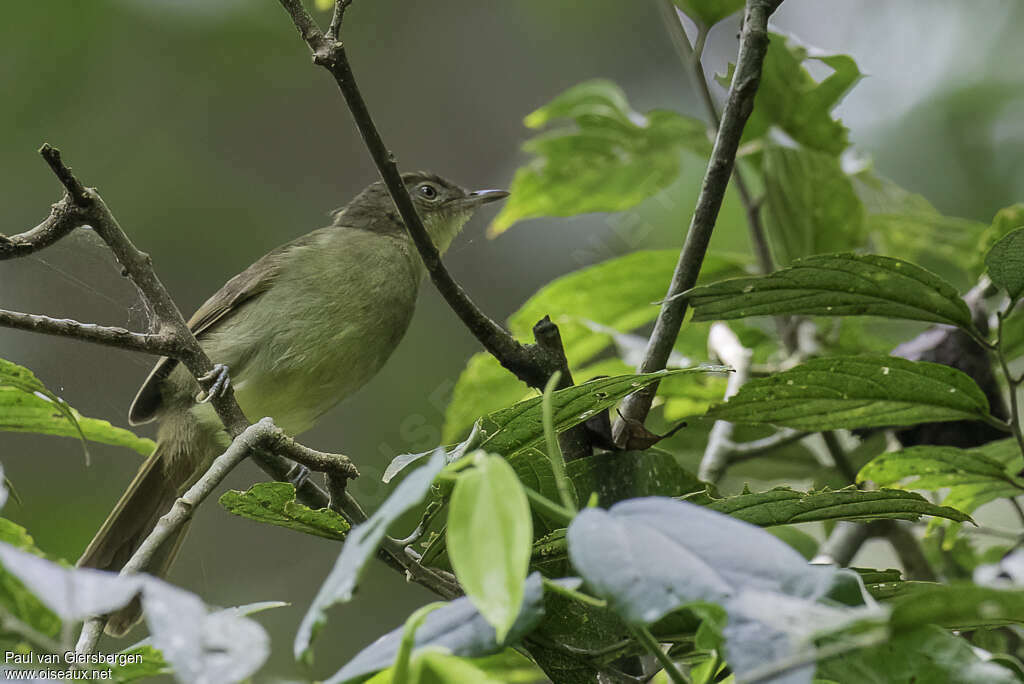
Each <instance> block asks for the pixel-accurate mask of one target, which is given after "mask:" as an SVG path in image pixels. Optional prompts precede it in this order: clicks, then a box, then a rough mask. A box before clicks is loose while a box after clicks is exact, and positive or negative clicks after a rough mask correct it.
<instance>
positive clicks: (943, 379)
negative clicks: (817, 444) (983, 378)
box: [706, 356, 994, 431]
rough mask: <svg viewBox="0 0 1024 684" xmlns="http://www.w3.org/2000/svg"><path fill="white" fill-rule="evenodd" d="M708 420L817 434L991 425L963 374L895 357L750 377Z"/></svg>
mask: <svg viewBox="0 0 1024 684" xmlns="http://www.w3.org/2000/svg"><path fill="white" fill-rule="evenodd" d="M706 417H708V418H714V419H716V420H728V421H730V422H733V423H746V424H762V423H771V424H774V425H781V426H785V427H791V428H795V429H798V430H813V431H818V430H838V429H852V428H861V427H881V426H890V425H913V424H915V423H930V422H938V421H946V420H988V421H992V420H994V419H993V418H992V417H991V416H990V415H989V413H988V400H987V399H986V398H985V394H984V393H983V392H982V391H981V389H979V388H978V386H977V385H976V384H975V383H974V381H973V380H971V379H970V378H969V377H968V376H967V375H965V374H964V373H961V372H960V371H958V370H956V369H955V368H951V367H949V366H944V365H941V364H938V363H929V362H926V361H907V360H906V359H900V358H896V357H892V356H837V357H832V358H821V359H812V360H810V361H807V362H805V363H803V364H801V365H799V366H796V367H795V368H791V369H790V370H787V371H784V372H782V373H776V374H775V375H771V376H769V377H766V378H758V379H755V380H751V381H750V382H748V383H747V384H746V385H744V386H743V387H742V388H741V389H740V391H739V392H738V393H737V394H736V395H735V396H733V397H732V398H730V399H729V401H727V402H725V403H723V404H717V405H715V406H712V407H711V409H710V410H709V411H708V412H707V416H706Z"/></svg>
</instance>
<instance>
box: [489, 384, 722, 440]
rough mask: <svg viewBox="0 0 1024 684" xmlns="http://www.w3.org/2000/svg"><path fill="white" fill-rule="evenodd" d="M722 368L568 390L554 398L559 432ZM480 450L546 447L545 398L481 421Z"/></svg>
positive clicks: (539, 398)
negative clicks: (652, 389) (679, 380)
mask: <svg viewBox="0 0 1024 684" xmlns="http://www.w3.org/2000/svg"><path fill="white" fill-rule="evenodd" d="M725 370H727V369H725V368H724V367H722V366H711V365H705V366H697V367H694V368H682V369H678V370H666V371H657V372H654V373H646V374H641V375H619V376H616V377H611V378H598V379H596V380H591V381H590V382H585V383H583V384H581V385H575V386H573V387H566V388H565V389H561V390H558V391H557V392H554V393H553V394H552V395H551V405H552V409H553V413H554V425H555V431H556V432H563V431H565V430H568V429H569V428H571V427H573V426H574V425H578V424H579V423H582V422H584V421H586V420H588V419H589V418H591V417H592V416H594V415H597V413H598V412H599V411H603V410H604V409H606V408H608V407H609V406H614V405H615V404H617V403H618V402H619V400H620V399H622V398H623V397H625V396H627V395H629V394H632V393H633V392H636V391H637V390H639V389H641V388H642V387H646V386H647V385H649V384H651V383H652V382H654V381H655V380H660V379H661V378H666V377H671V376H674V375H684V374H687V373H709V372H721V371H725ZM480 434H481V440H480V442H479V444H478V447H479V448H480V449H483V450H485V451H488V452H490V453H496V454H500V455H502V456H504V457H505V458H509V457H511V456H513V455H514V454H516V453H518V452H519V451H522V450H523V449H530V448H538V447H542V443H543V441H544V426H543V421H542V420H541V397H534V398H533V399H527V400H526V401H521V402H519V403H518V404H516V405H515V406H510V407H509V408H506V409H502V410H500V411H495V412H494V413H492V414H490V415H488V416H485V417H484V418H483V419H481V422H480Z"/></svg>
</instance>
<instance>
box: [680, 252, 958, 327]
mask: <svg viewBox="0 0 1024 684" xmlns="http://www.w3.org/2000/svg"><path fill="white" fill-rule="evenodd" d="M685 296H686V297H687V299H688V301H689V302H690V305H691V306H692V307H694V308H695V309H696V312H695V313H694V320H698V321H710V320H722V319H732V318H745V317H747V316H767V315H773V316H775V315H790V314H802V315H811V316H884V317H886V318H903V319H908V320H914V321H928V322H933V323H945V324H947V325H956V326H959V327H961V328H963V329H965V330H968V331H974V325H973V323H972V322H971V313H970V311H969V310H968V309H967V305H966V304H965V303H964V301H963V300H962V299H960V297H959V295H958V294H957V292H956V290H955V289H953V287H952V286H951V285H949V284H948V283H946V282H945V281H943V280H942V279H940V278H939V277H937V276H936V275H934V274H932V273H929V272H928V271H926V270H924V269H923V268H920V267H919V266H915V265H914V264H911V263H909V262H906V261H901V260H899V259H892V258H890V257H883V256H877V255H871V254H865V255H860V254H827V255H821V256H814V257H808V258H806V259H799V260H797V261H796V262H795V263H794V264H793V265H792V266H791V267H789V268H784V269H782V270H780V271H776V272H775V273H772V274H770V275H766V276H756V277H749V278H731V279H728V280H722V281H719V282H717V283H712V284H711V285H705V286H703V287H697V288H694V289H692V290H690V291H689V292H688V293H686V295H685Z"/></svg>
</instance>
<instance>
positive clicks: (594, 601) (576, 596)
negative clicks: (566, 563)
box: [541, 577, 608, 608]
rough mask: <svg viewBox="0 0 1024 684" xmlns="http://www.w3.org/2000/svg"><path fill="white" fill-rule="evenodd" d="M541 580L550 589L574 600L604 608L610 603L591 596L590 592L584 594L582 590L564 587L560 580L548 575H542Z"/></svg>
mask: <svg viewBox="0 0 1024 684" xmlns="http://www.w3.org/2000/svg"><path fill="white" fill-rule="evenodd" d="M541 581H542V582H543V583H544V586H545V587H546V588H548V589H550V590H551V591H553V592H555V593H556V594H561V595H562V596H566V597H568V598H571V599H572V600H574V601H579V602H580V603H585V604H587V605H588V606H596V607H598V608H604V607H605V606H607V605H608V602H607V601H605V600H604V599H599V598H596V597H594V596H590V595H589V594H584V593H583V592H581V591H576V590H575V589H570V588H569V587H564V586H562V585H561V584H559V583H558V582H556V581H554V580H551V579H548V578H547V577H542V578H541Z"/></svg>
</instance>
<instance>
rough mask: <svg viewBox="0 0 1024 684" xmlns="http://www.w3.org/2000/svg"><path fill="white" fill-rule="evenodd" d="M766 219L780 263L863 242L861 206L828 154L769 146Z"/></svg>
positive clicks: (834, 160) (840, 169)
mask: <svg viewBox="0 0 1024 684" xmlns="http://www.w3.org/2000/svg"><path fill="white" fill-rule="evenodd" d="M763 169H764V179H765V180H764V182H765V194H764V205H763V206H764V208H763V213H764V223H765V230H766V232H767V234H768V238H769V240H770V242H771V247H772V254H773V255H774V256H775V258H776V260H777V261H778V262H779V263H780V264H783V265H785V264H790V263H792V262H793V261H794V260H796V259H799V258H801V257H806V256H811V255H814V254H824V253H827V252H841V251H843V250H847V249H854V248H857V247H859V246H860V245H861V244H862V243H863V241H864V208H863V206H862V205H861V202H860V199H859V198H858V197H857V194H856V193H855V192H854V189H853V183H852V182H851V181H850V178H849V177H847V175H846V174H845V173H843V169H842V167H841V166H840V164H839V160H838V159H837V158H836V157H834V156H833V155H831V154H827V153H825V152H819V151H817V150H811V149H806V148H792V147H782V146H779V145H767V146H766V147H765V149H764V161H763Z"/></svg>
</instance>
